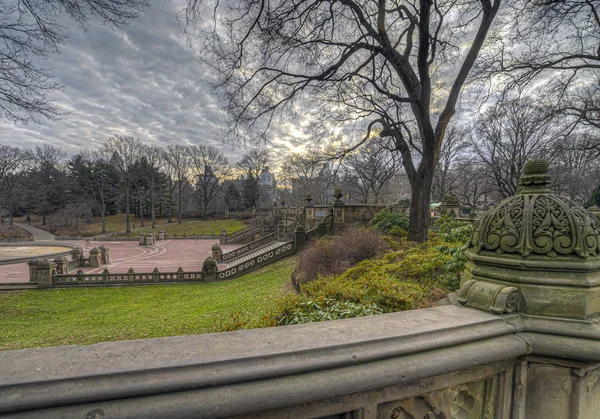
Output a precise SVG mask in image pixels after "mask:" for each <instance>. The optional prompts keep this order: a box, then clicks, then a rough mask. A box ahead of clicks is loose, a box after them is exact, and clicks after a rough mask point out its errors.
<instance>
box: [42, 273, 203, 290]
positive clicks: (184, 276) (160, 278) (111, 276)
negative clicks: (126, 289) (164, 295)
mask: <svg viewBox="0 0 600 419" xmlns="http://www.w3.org/2000/svg"><path fill="white" fill-rule="evenodd" d="M204 280H205V277H204V273H203V272H184V271H183V270H182V269H179V270H178V271H177V272H160V271H159V270H158V269H154V271H153V272H149V273H135V272H132V271H130V272H128V273H110V272H109V271H108V270H107V269H105V270H104V272H103V273H99V274H88V273H83V272H77V273H76V274H68V275H53V276H52V282H53V285H54V286H55V287H57V286H58V287H61V286H90V285H133V284H156V283H175V282H203V281H204Z"/></svg>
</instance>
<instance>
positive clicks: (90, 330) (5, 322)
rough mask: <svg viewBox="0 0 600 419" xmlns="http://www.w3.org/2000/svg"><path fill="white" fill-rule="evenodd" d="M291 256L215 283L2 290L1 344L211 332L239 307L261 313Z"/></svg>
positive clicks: (283, 279)
mask: <svg viewBox="0 0 600 419" xmlns="http://www.w3.org/2000/svg"><path fill="white" fill-rule="evenodd" d="M294 264H295V258H288V259H285V260H282V261H279V262H277V263H274V264H273V265H271V266H267V267H265V268H263V269H261V270H258V271H256V272H252V273H250V274H248V275H246V276H243V277H241V278H238V279H234V280H231V281H225V282H216V283H205V284H202V283H200V284H185V285H149V286H141V285H140V286H129V287H119V288H112V287H111V288H108V287H107V288H75V289H74V288H69V289H64V288H63V289H53V290H27V291H9V292H0V350H10V349H23V348H33V347H40V346H56V345H86V344H92V343H97V342H105V341H116V340H128V339H142V338H154V337H162V336H177V335H189V334H198V333H207V332H209V331H210V328H211V326H212V325H213V324H215V322H216V321H218V320H220V319H224V318H228V317H229V316H230V313H232V312H234V311H236V312H242V313H249V314H250V316H252V317H254V316H256V317H257V318H260V317H261V316H262V315H264V313H265V312H266V311H267V310H268V309H269V304H271V303H272V302H273V301H274V300H275V298H276V297H278V296H280V295H282V294H284V293H285V292H288V291H287V289H288V288H287V284H286V283H287V282H288V281H289V278H290V275H291V273H292V271H293V269H294Z"/></svg>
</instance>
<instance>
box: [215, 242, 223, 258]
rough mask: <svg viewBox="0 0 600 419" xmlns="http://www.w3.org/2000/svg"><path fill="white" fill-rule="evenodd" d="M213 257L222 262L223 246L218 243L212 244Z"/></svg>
mask: <svg viewBox="0 0 600 419" xmlns="http://www.w3.org/2000/svg"><path fill="white" fill-rule="evenodd" d="M212 258H213V259H214V260H216V261H217V262H221V261H222V260H223V251H222V250H221V246H219V245H218V244H217V243H215V244H213V246H212Z"/></svg>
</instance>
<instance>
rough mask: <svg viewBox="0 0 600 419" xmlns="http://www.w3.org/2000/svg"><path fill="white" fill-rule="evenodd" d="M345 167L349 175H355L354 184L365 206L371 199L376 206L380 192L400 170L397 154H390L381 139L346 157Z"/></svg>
mask: <svg viewBox="0 0 600 419" xmlns="http://www.w3.org/2000/svg"><path fill="white" fill-rule="evenodd" d="M345 165H346V167H347V168H348V169H349V171H350V174H355V175H356V180H357V182H354V183H355V186H356V187H357V189H358V190H359V191H360V193H361V195H362V197H363V202H364V203H365V204H367V203H369V200H370V198H371V197H372V198H373V202H372V203H374V204H378V203H379V195H380V194H381V191H382V190H383V188H384V187H386V186H387V184H388V182H389V181H390V180H391V179H392V178H393V177H394V176H395V175H396V174H397V173H398V172H399V170H400V164H399V162H398V155H397V153H394V152H392V151H391V150H390V149H389V148H388V147H387V144H386V141H385V140H383V139H381V138H380V139H377V140H374V141H371V142H370V143H369V144H367V145H366V146H364V147H362V148H361V149H360V151H359V152H357V153H353V154H350V155H348V156H347V158H346V159H345Z"/></svg>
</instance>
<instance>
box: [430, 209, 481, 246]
mask: <svg viewBox="0 0 600 419" xmlns="http://www.w3.org/2000/svg"><path fill="white" fill-rule="evenodd" d="M434 226H435V227H437V228H438V236H439V237H440V239H442V240H443V241H446V242H451V243H458V242H460V243H466V242H467V241H468V240H469V237H471V233H472V232H473V225H472V224H470V223H465V222H462V221H456V220H455V219H453V218H451V217H448V216H446V215H445V216H443V217H441V218H440V219H439V220H437V221H436V222H435V224H434Z"/></svg>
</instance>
